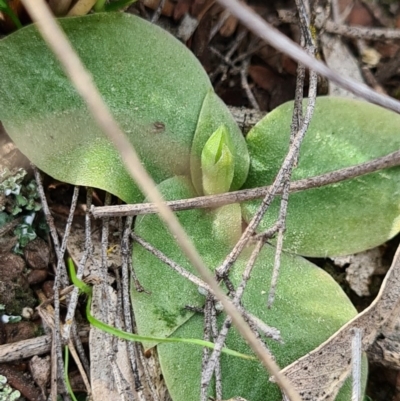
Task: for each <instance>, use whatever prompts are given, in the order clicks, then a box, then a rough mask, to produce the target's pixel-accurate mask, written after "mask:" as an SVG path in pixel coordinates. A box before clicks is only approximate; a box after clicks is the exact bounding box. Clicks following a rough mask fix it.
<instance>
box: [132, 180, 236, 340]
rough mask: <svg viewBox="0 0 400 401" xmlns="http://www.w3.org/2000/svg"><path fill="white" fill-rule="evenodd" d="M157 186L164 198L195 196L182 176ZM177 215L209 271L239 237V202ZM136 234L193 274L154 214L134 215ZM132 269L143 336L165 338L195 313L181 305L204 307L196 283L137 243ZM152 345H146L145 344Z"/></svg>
mask: <svg viewBox="0 0 400 401" xmlns="http://www.w3.org/2000/svg"><path fill="white" fill-rule="evenodd" d="M158 188H159V190H160V191H161V193H162V195H163V196H164V199H166V200H173V199H186V198H190V197H193V196H194V194H195V191H194V188H193V186H192V185H191V184H190V181H189V180H188V179H186V178H183V177H174V178H170V179H168V180H166V181H163V182H162V183H161V184H159V186H158ZM177 217H178V219H179V221H180V223H181V224H182V225H183V227H184V228H185V230H186V232H187V233H188V235H189V237H190V238H191V240H192V241H193V242H194V244H195V246H196V248H197V249H198V251H199V252H200V254H201V256H202V257H203V260H204V262H205V263H206V265H207V266H208V267H209V268H210V269H214V268H215V267H217V266H218V265H219V264H220V263H221V262H222V261H223V260H224V258H225V256H226V253H227V250H228V249H230V248H232V247H233V245H234V244H235V243H236V241H237V239H238V238H239V236H240V232H241V224H242V221H241V211H240V207H239V205H228V206H227V207H221V208H219V209H216V210H213V211H212V212H210V211H206V210H201V209H197V210H188V211H183V212H178V213H177ZM135 232H136V234H137V235H139V236H140V237H142V238H143V239H145V240H146V241H147V242H149V243H150V244H151V245H153V246H154V247H156V248H157V249H159V250H160V251H161V252H163V253H164V254H165V255H167V256H168V257H169V258H170V259H172V260H173V261H175V262H176V263H178V264H179V265H180V266H182V267H184V268H186V269H187V270H188V271H190V272H191V273H194V274H195V270H194V268H193V267H191V265H190V263H189V262H188V261H187V259H186V257H185V256H184V255H183V253H182V251H181V249H180V248H179V246H178V245H177V243H176V240H175V238H173V237H172V236H171V234H169V232H168V231H167V229H166V228H165V227H164V224H163V223H162V222H161V221H160V219H159V218H158V216H156V215H146V216H141V217H138V218H137V221H136V224H135ZM133 268H134V269H135V273H136V275H137V277H138V279H139V282H140V284H141V285H142V286H143V287H144V290H145V291H146V292H137V291H136V290H135V286H134V285H132V286H131V287H132V290H131V294H132V305H133V310H134V312H135V319H136V323H137V327H138V333H140V334H141V335H146V336H157V337H166V336H169V335H171V334H172V333H173V332H174V331H175V330H176V329H177V328H178V327H179V326H180V325H182V324H183V323H184V322H186V321H187V320H188V319H189V318H190V317H191V316H192V315H193V313H192V312H189V311H188V310H187V309H185V307H186V306H187V305H191V306H202V305H203V303H204V296H203V295H201V294H200V292H199V290H198V287H197V286H196V285H195V284H192V283H191V282H189V281H188V280H187V279H185V278H183V277H181V276H180V275H179V274H178V273H176V272H174V271H173V270H171V269H170V268H169V267H168V266H166V265H165V264H164V263H162V262H160V261H159V260H158V259H157V258H156V257H155V256H153V255H152V254H150V253H149V252H148V251H147V250H145V249H143V248H142V247H141V246H140V245H138V244H135V245H134V247H133ZM199 338H201V336H200V337H199ZM153 345H154V343H147V344H146V347H151V346H153Z"/></svg>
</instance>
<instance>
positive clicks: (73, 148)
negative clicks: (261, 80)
mask: <svg viewBox="0 0 400 401" xmlns="http://www.w3.org/2000/svg"><path fill="white" fill-rule="evenodd" d="M59 22H60V24H61V27H62V28H63V29H64V30H65V32H66V33H67V35H68V37H69V39H70V40H71V42H72V44H73V46H74V48H75V49H76V50H77V52H78V54H79V56H80V57H81V59H82V60H83V62H84V64H85V66H86V67H87V68H88V69H89V70H90V71H91V73H92V74H93V78H94V81H95V83H96V85H97V87H98V88H99V90H100V92H101V94H102V96H103V98H104V100H105V101H106V103H107V105H108V106H109V107H110V109H111V111H112V113H113V115H114V117H115V118H116V119H117V121H118V123H119V124H120V126H121V127H122V129H123V130H124V131H125V133H126V134H127V135H128V136H129V139H130V141H131V143H132V144H133V145H134V146H135V147H136V149H137V150H138V152H139V154H140V156H141V159H142V161H143V164H144V166H145V167H146V168H147V169H148V171H149V172H150V174H151V175H152V176H153V178H154V179H155V180H156V181H157V182H161V181H162V180H164V179H166V178H168V177H171V176H174V175H177V174H188V171H189V156H190V150H191V145H192V139H193V135H194V132H195V129H196V126H197V123H198V118H199V114H200V110H201V108H202V105H203V101H204V98H205V96H206V94H207V93H208V96H211V95H210V94H209V92H210V91H212V87H211V84H210V81H209V79H208V77H207V74H206V73H205V71H204V70H203V68H202V66H201V65H200V63H199V62H198V60H197V59H196V58H195V57H194V56H193V54H192V53H191V52H190V51H189V50H188V49H187V48H186V47H185V46H184V45H183V44H181V43H180V42H179V41H178V40H176V39H175V38H174V37H172V36H171V35H169V34H168V33H167V32H165V31H164V30H162V29H160V28H158V27H157V26H154V25H151V24H150V23H148V22H146V21H144V20H142V19H140V18H138V17H135V16H133V15H128V14H124V13H104V14H95V15H90V16H84V17H77V18H66V19H61V20H59ZM0 54H1V57H0V71H1V81H0V120H1V121H2V122H3V124H4V126H5V128H6V130H7V132H8V134H9V135H10V136H11V138H12V139H13V141H14V142H15V143H16V144H17V146H18V147H19V149H20V150H21V151H22V152H23V153H24V154H25V155H26V156H27V157H28V158H29V159H30V160H31V161H32V162H33V163H34V164H36V165H37V166H38V167H39V168H41V169H42V170H44V171H45V172H46V173H48V174H49V175H51V176H52V177H54V178H57V179H59V180H61V181H64V182H69V183H73V184H78V185H88V186H92V187H97V188H102V189H105V190H107V191H109V192H111V193H113V194H115V195H117V196H119V197H120V198H121V199H123V200H124V201H126V202H138V201H141V200H142V199H143V196H142V194H141V193H140V192H139V190H138V188H137V187H136V185H135V184H134V183H133V182H132V180H131V179H130V177H129V175H128V173H127V172H126V171H125V168H124V166H123V165H122V163H121V159H120V157H119V155H118V154H117V152H116V151H115V150H114V148H113V147H112V146H111V144H110V143H109V141H108V140H107V139H106V138H105V136H104V134H103V133H102V132H101V131H100V130H99V129H98V128H97V125H96V124H95V123H94V121H93V120H92V118H91V117H90V115H89V113H88V111H87V109H86V107H85V106H84V104H83V102H82V100H81V99H80V97H79V96H78V94H77V93H76V91H75V90H74V88H73V87H72V85H71V84H70V83H69V81H68V79H67V78H66V76H65V74H64V73H63V71H62V70H61V68H60V67H59V64H58V62H57V61H56V59H55V57H54V56H53V55H52V53H51V52H50V50H48V49H47V46H46V45H45V44H44V42H43V40H42V39H41V37H40V35H39V34H38V32H37V31H36V28H35V27H34V26H28V27H25V28H23V29H21V30H19V31H18V32H16V33H14V34H12V35H10V36H8V37H6V38H5V39H2V40H1V41H0ZM213 96H214V97H215V96H216V95H214V94H213ZM216 102H218V101H216ZM220 108H222V109H223V110H222V112H223V113H224V112H225V113H226V111H225V106H224V105H223V103H222V102H221V105H220ZM224 118H227V119H228V120H229V121H228V122H227V125H228V126H230V125H233V122H232V121H233V119H232V117H231V116H230V115H224V117H223V118H222V117H221V118H220V119H219V122H218V124H219V125H220V124H222V123H225V121H224ZM212 132H213V131H212V130H211V131H210V135H211V134H212ZM243 146H245V144H244V141H243Z"/></svg>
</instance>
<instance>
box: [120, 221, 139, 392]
mask: <svg viewBox="0 0 400 401" xmlns="http://www.w3.org/2000/svg"><path fill="white" fill-rule="evenodd" d="M132 222H133V217H128V218H127V219H126V221H125V228H124V231H123V234H122V239H121V259H122V280H121V281H122V299H123V307H124V322H125V331H127V332H128V333H133V324H132V315H131V313H132V308H131V302H130V291H129V286H130V282H131V280H130V279H131V277H130V275H129V266H130V264H129V260H130V258H131V253H130V251H129V250H132V245H131V243H130V241H129V235H130V233H131V231H132ZM127 348H128V354H129V362H130V364H131V368H132V372H133V377H134V380H135V390H136V392H137V393H138V396H139V399H141V398H143V384H142V382H141V380H140V374H139V368H138V360H139V358H138V355H137V352H136V347H135V345H134V343H133V342H131V341H128V343H127Z"/></svg>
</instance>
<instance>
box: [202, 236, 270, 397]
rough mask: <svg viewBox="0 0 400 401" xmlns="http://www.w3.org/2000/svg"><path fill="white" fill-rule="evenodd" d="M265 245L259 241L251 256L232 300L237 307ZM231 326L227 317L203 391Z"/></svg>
mask: <svg viewBox="0 0 400 401" xmlns="http://www.w3.org/2000/svg"><path fill="white" fill-rule="evenodd" d="M263 244H264V241H263V240H259V241H258V242H257V244H256V246H255V247H254V249H253V252H252V253H251V255H250V258H249V260H248V262H247V264H246V268H245V270H244V272H243V275H242V281H241V283H240V285H239V287H238V289H237V291H236V293H235V295H234V298H233V300H232V302H233V304H234V305H235V306H238V305H239V304H240V300H241V299H242V296H243V293H244V290H245V288H246V285H247V282H248V281H249V279H250V275H251V271H252V270H253V267H254V265H255V262H256V260H257V257H258V255H259V254H260V252H261V249H262V247H263ZM231 324H232V319H231V317H230V316H227V317H226V318H225V321H224V323H223V325H222V328H221V331H220V332H219V335H218V338H217V340H216V341H215V348H214V349H213V351H212V354H211V356H210V358H209V359H208V362H207V365H206V366H205V367H204V369H203V375H202V378H201V388H202V389H207V388H208V385H209V383H210V380H211V378H212V374H213V372H214V369H215V367H216V364H217V362H218V360H219V357H220V355H221V350H222V347H223V346H224V343H225V339H226V336H227V335H228V331H229V329H230V327H231Z"/></svg>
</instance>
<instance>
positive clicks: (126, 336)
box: [68, 258, 256, 360]
mask: <svg viewBox="0 0 400 401" xmlns="http://www.w3.org/2000/svg"><path fill="white" fill-rule="evenodd" d="M68 270H69V274H70V277H71V281H72V283H73V284H74V285H75V287H78V288H79V290H80V291H81V292H83V293H84V294H86V295H87V296H88V300H87V304H86V317H87V320H88V322H89V323H90V324H91V325H92V326H94V327H96V328H97V329H99V330H102V331H105V332H106V333H109V334H112V335H113V336H116V337H119V338H122V339H123V340H128V341H136V342H144V341H156V342H158V343H185V344H194V345H199V346H201V347H207V348H211V349H214V344H213V343H212V342H209V341H204V340H200V339H197V338H172V337H170V338H159V337H152V336H140V335H138V334H132V333H128V332H126V331H122V330H119V329H116V328H115V327H113V326H110V325H109V324H106V323H104V322H102V321H100V320H98V319H96V318H95V317H94V316H93V315H92V314H91V312H90V308H91V304H92V287H91V286H89V285H87V284H85V283H84V282H83V281H81V280H79V279H78V277H77V276H76V273H75V266H74V262H73V261H72V259H71V258H68ZM222 352H223V353H225V354H227V355H231V356H236V357H239V358H243V359H250V360H256V358H255V357H253V356H250V355H245V354H241V353H240V352H236V351H234V350H231V349H229V348H223V349H222Z"/></svg>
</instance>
